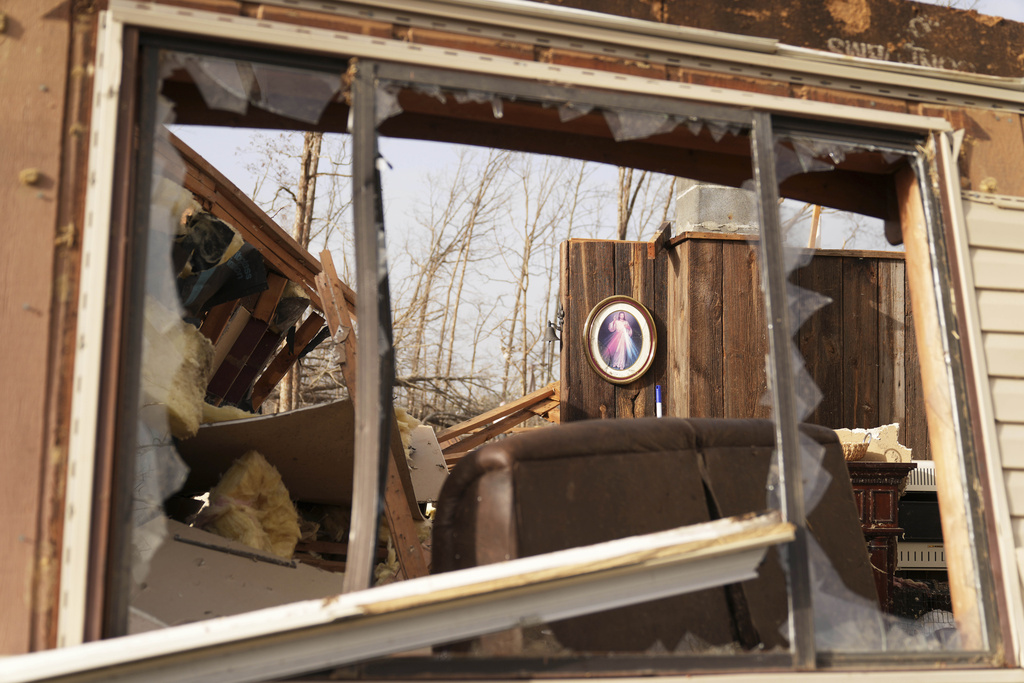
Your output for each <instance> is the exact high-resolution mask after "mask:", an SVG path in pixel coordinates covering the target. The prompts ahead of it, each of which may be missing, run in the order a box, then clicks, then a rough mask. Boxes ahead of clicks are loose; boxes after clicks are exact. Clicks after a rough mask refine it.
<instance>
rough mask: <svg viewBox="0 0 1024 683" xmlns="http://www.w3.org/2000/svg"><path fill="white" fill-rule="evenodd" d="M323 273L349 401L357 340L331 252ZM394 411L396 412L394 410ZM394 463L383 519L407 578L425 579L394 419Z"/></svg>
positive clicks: (323, 293)
mask: <svg viewBox="0 0 1024 683" xmlns="http://www.w3.org/2000/svg"><path fill="white" fill-rule="evenodd" d="M320 263H321V264H322V266H323V270H322V271H321V272H320V273H319V274H317V276H316V286H317V291H318V293H319V294H320V300H321V301H322V302H323V305H324V317H325V318H326V319H327V325H328V327H330V330H331V336H332V337H334V340H335V341H336V342H338V343H339V344H340V346H339V347H337V348H338V364H339V365H340V366H341V374H342V375H343V376H344V378H345V385H346V386H347V387H348V395H349V398H350V399H352V400H353V401H355V395H356V339H355V335H354V334H352V320H351V316H350V315H349V311H348V305H347V302H346V299H345V291H344V287H343V286H342V283H341V280H339V279H338V273H337V271H336V270H335V268H334V259H333V258H332V257H331V252H330V251H329V250H327V249H325V250H324V251H323V252H321V254H320ZM392 412H393V411H392ZM391 436H392V438H391V460H390V462H388V475H387V483H386V484H385V488H384V516H385V517H386V518H387V520H388V528H389V529H390V530H391V541H392V543H394V546H395V555H396V557H397V558H398V564H399V567H400V568H401V572H402V574H403V575H404V576H405V578H415V577H418V576H426V575H427V574H428V573H429V571H428V569H427V567H428V566H429V564H430V559H429V558H428V557H427V553H426V550H425V549H424V548H423V545H422V544H421V543H420V541H419V536H418V535H417V533H416V525H415V523H414V522H413V520H414V518H417V519H418V518H420V514H419V508H418V507H416V501H415V499H414V497H413V495H414V494H412V484H411V477H409V476H405V477H403V476H402V473H401V472H400V469H399V468H401V467H407V465H406V460H405V448H404V447H403V446H402V440H401V438H400V437H399V435H398V424H397V423H396V421H395V420H394V418H393V417H392V424H391Z"/></svg>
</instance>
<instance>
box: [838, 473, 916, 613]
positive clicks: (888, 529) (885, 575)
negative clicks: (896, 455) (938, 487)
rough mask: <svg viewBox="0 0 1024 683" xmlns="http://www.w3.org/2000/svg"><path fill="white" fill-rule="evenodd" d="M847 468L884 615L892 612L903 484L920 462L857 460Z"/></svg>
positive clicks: (900, 532)
mask: <svg viewBox="0 0 1024 683" xmlns="http://www.w3.org/2000/svg"><path fill="white" fill-rule="evenodd" d="M846 467H847V469H848V470H849V472H850V481H851V482H852V484H853V497H854V500H855V501H856V503H857V511H858V512H859V513H860V523H861V528H863V529H864V539H865V541H866V542H867V545H868V556H869V557H870V559H871V567H872V572H873V574H874V577H875V588H876V590H877V591H878V602H879V604H880V605H881V607H882V610H883V611H884V612H892V600H893V578H894V576H895V573H896V557H897V554H896V541H897V539H898V538H899V537H900V535H901V534H902V533H903V529H902V528H901V527H900V519H899V498H900V494H901V489H902V488H903V482H904V481H906V478H907V475H908V474H910V471H911V470H912V469H914V468H916V467H917V463H914V462H905V463H904V462H864V461H857V462H848V463H846Z"/></svg>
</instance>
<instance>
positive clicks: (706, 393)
mask: <svg viewBox="0 0 1024 683" xmlns="http://www.w3.org/2000/svg"><path fill="white" fill-rule="evenodd" d="M644 246H645V245H644V244H640V243H636V244H635V245H634V243H624V242H602V241H593V240H591V241H584V240H572V241H570V242H569V243H568V244H567V246H566V247H565V249H564V251H563V254H564V257H565V261H564V263H566V264H567V267H565V266H563V267H564V268H565V272H564V273H563V276H564V277H565V282H566V285H565V287H564V289H565V290H566V291H567V292H569V293H570V294H569V296H567V297H566V298H565V299H564V300H563V306H565V311H566V326H565V331H564V333H563V339H564V340H565V347H564V348H563V356H562V373H563V374H562V387H563V390H562V395H561V399H562V401H563V406H565V407H563V415H564V416H565V417H564V419H566V420H576V419H590V418H601V417H632V416H642V415H651V414H653V407H651V406H650V404H649V403H648V402H649V401H651V400H653V399H652V398H651V396H652V391H651V390H652V387H653V385H654V384H662V386H663V397H664V399H665V403H666V406H665V414H666V415H676V416H681V417H744V418H745V417H768V416H769V415H770V410H769V406H768V403H767V399H766V395H767V380H766V375H765V357H766V355H767V353H768V340H767V334H766V333H767V328H766V321H765V314H764V304H763V299H762V294H761V288H760V268H759V261H758V258H759V257H758V252H757V250H756V249H755V248H754V247H752V246H751V244H750V243H748V242H747V241H745V240H737V239H730V238H728V237H708V236H703V237H692V238H687V239H683V240H681V241H677V243H676V244H675V246H673V247H669V248H668V249H665V250H663V251H660V252H659V253H658V255H657V257H656V258H655V260H654V264H655V266H654V268H653V270H652V269H651V268H650V267H649V266H647V265H646V264H645V263H644V262H643V260H642V258H641V257H640V256H639V248H640V247H644ZM658 264H664V265H663V266H661V265H658ZM647 278H654V280H653V283H652V282H650V281H648V280H647ZM790 279H791V281H792V282H793V283H794V284H797V285H799V286H800V287H802V288H804V289H808V290H813V291H815V292H819V293H821V294H823V295H825V296H827V297H829V298H830V299H831V300H832V303H830V304H828V305H826V306H824V307H823V308H821V309H820V310H819V311H817V312H816V313H814V314H813V315H811V316H810V317H809V318H808V319H807V321H806V322H805V323H804V324H803V326H802V327H801V328H800V329H799V330H798V332H797V335H796V341H797V344H798V346H799V349H800V351H801V353H802V355H803V358H804V362H805V364H806V367H807V372H808V374H809V375H810V377H811V378H812V379H813V381H814V382H815V384H817V386H818V387H819V388H820V390H821V392H822V395H823V397H822V401H821V403H820V404H819V405H818V407H817V408H816V409H815V410H814V412H813V413H811V414H810V416H809V417H808V418H807V421H808V422H813V423H816V424H821V425H825V426H827V427H831V428H839V427H851V428H852V427H876V426H878V425H881V424H890V423H893V422H898V423H900V425H901V430H900V441H901V442H902V443H903V444H904V445H906V446H907V447H909V448H912V449H915V450H914V457H915V458H916V459H928V439H927V426H926V423H925V418H924V404H923V398H922V396H921V389H920V385H921V380H920V376H919V375H920V372H919V369H918V366H917V353H916V350H915V346H914V344H915V339H914V333H913V325H912V318H911V312H910V299H909V297H908V296H907V295H906V273H905V268H904V262H903V255H902V254H899V253H893V254H890V253H883V252H835V251H822V252H818V254H817V256H816V257H815V258H814V259H813V260H812V261H811V262H810V263H809V264H808V265H807V266H805V267H803V268H801V269H799V270H797V271H796V272H795V273H793V275H792V276H791V278H790ZM613 294H630V295H632V296H634V297H635V298H637V299H638V300H640V301H641V303H644V305H646V306H647V307H648V308H650V309H651V311H652V313H654V314H655V319H656V320H657V322H658V326H659V348H658V352H657V360H656V363H655V366H654V367H653V368H652V370H651V371H650V372H648V374H647V375H646V376H645V377H643V378H641V379H640V380H638V381H637V382H635V383H634V384H632V385H627V386H625V387H617V386H615V385H612V384H609V383H608V382H605V381H603V380H601V379H600V378H599V377H598V376H597V374H596V373H594V372H593V370H591V368H590V366H589V364H588V361H587V360H586V355H585V349H584V343H583V339H582V330H583V326H584V323H585V321H586V318H587V315H588V313H589V312H590V310H591V309H592V308H593V306H595V305H596V304H597V303H598V302H600V301H601V300H602V299H604V298H605V297H608V296H612V295H613ZM631 406H635V410H634V409H631Z"/></svg>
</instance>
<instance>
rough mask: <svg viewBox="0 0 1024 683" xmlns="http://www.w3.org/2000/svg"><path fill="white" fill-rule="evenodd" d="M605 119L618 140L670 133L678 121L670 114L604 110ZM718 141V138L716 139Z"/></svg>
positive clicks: (638, 138)
mask: <svg viewBox="0 0 1024 683" xmlns="http://www.w3.org/2000/svg"><path fill="white" fill-rule="evenodd" d="M604 119H605V121H606V122H607V123H608V129H609V130H611V132H612V137H614V138H615V141H616V142H625V141H627V140H640V139H643V138H649V137H651V136H652V135H661V134H662V133H670V132H672V130H674V129H675V127H676V121H675V119H673V118H672V117H671V116H669V115H668V114H650V113H647V112H635V111H625V110H616V111H608V110H605V111H604ZM716 142H717V140H716Z"/></svg>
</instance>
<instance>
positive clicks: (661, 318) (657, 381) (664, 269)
mask: <svg viewBox="0 0 1024 683" xmlns="http://www.w3.org/2000/svg"><path fill="white" fill-rule="evenodd" d="M662 230H663V231H664V232H663V233H662V234H661V235H660V237H661V239H656V240H652V242H653V243H654V254H653V256H654V258H653V263H654V281H653V287H654V308H652V309H651V315H653V316H654V326H655V329H657V331H658V351H657V353H655V355H654V363H653V364H652V365H651V369H650V371H649V372H648V375H649V376H650V378H651V382H652V383H653V384H654V385H656V386H657V385H661V392H662V393H661V397H662V404H663V405H662V414H663V415H668V414H669V412H668V410H667V406H666V405H664V403H665V401H666V394H667V390H668V357H669V348H670V346H669V331H668V320H669V317H668V301H669V293H668V286H667V284H666V283H668V281H669V265H670V264H669V252H668V250H667V244H668V236H669V235H670V234H671V230H672V226H671V224H668V225H663V226H662ZM652 242H648V246H650V245H651V244H652ZM650 257H651V253H650V251H648V258H650ZM651 400H652V401H653V400H654V399H653V398H652V399H651ZM653 410H654V408H653V403H652V411H653ZM652 414H654V413H653V412H652Z"/></svg>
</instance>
